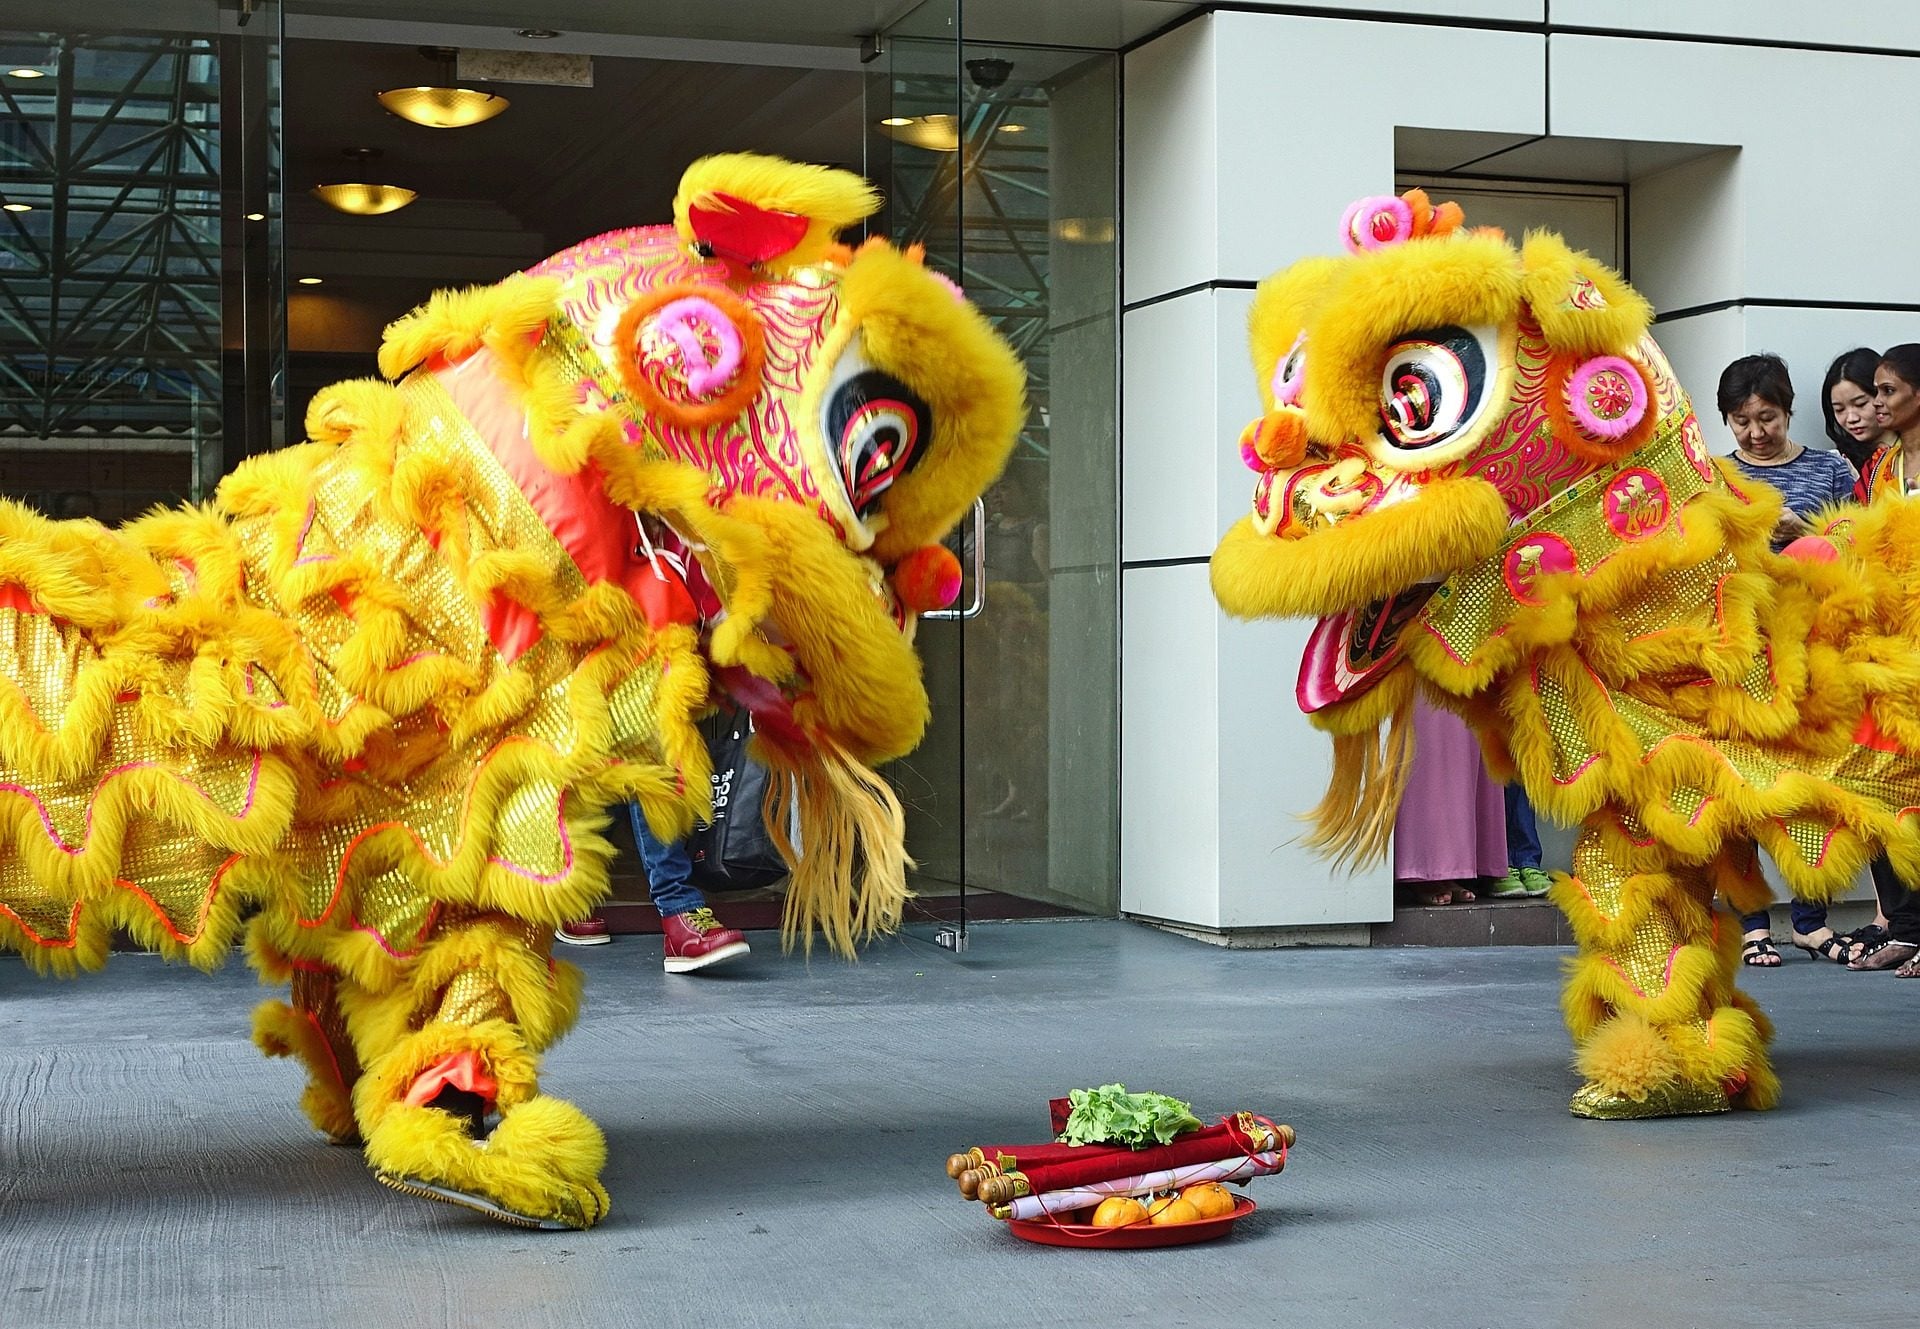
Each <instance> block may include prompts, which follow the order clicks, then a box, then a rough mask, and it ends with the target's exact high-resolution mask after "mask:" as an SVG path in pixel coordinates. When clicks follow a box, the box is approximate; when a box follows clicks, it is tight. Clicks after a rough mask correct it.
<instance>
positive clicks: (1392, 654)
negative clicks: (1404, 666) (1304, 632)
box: [1294, 581, 1440, 715]
mask: <svg viewBox="0 0 1920 1329" xmlns="http://www.w3.org/2000/svg"><path fill="white" fill-rule="evenodd" d="M1439 586H1440V583H1439V582H1437V581H1436V582H1427V583H1425V584H1423V585H1420V586H1413V587H1409V588H1408V589H1406V590H1404V591H1396V592H1394V593H1393V594H1392V595H1389V596H1387V597H1385V598H1384V599H1380V600H1375V601H1373V602H1372V603H1371V604H1368V605H1365V606H1363V607H1362V608H1359V609H1343V610H1341V611H1340V612H1339V613H1337V614H1329V615H1327V616H1326V617H1325V618H1323V619H1321V620H1320V621H1319V622H1318V623H1316V624H1314V628H1313V635H1312V636H1311V637H1309V638H1308V639H1307V649H1306V652H1305V653H1304V654H1303V655H1302V656H1301V657H1300V680H1299V682H1298V683H1296V684H1295V685H1294V695H1295V697H1296V698H1297V699H1298V700H1299V703H1300V709H1301V710H1302V711H1304V712H1305V713H1306V714H1308V715H1312V714H1313V713H1314V712H1315V711H1318V710H1323V709H1325V708H1326V707H1328V706H1331V705H1333V704H1334V703H1335V702H1341V701H1346V700H1347V699H1348V698H1350V697H1357V696H1359V695H1360V694H1361V693H1362V692H1365V691H1366V690H1367V689H1368V688H1370V687H1372V686H1373V685H1374V684H1375V683H1377V682H1379V681H1380V680H1381V679H1382V678H1384V677H1385V676H1386V674H1387V672H1388V671H1389V670H1391V669H1392V668H1393V666H1394V664H1395V662H1396V661H1397V659H1398V657H1399V654H1400V633H1401V631H1402V629H1404V628H1405V627H1406V626H1407V624H1409V623H1411V622H1412V621H1413V620H1414V617H1415V616H1416V615H1417V614H1419V612H1420V610H1421V609H1422V608H1423V607H1424V606H1425V605H1426V603H1427V600H1428V599H1429V598H1430V597H1431V596H1432V595H1433V593H1434V591H1436V590H1437V589H1439Z"/></svg>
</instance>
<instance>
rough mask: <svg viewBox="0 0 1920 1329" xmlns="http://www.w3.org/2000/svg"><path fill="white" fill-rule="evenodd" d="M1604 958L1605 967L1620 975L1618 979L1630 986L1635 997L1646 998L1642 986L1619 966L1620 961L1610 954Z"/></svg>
mask: <svg viewBox="0 0 1920 1329" xmlns="http://www.w3.org/2000/svg"><path fill="white" fill-rule="evenodd" d="M1605 959H1606V965H1607V968H1609V969H1611V970H1613V972H1614V973H1616V974H1618V975H1620V981H1621V982H1622V983H1625V984H1626V985H1627V986H1628V987H1630V988H1632V989H1633V994H1634V995H1635V996H1636V997H1640V998H1641V999H1643V1000H1644V999H1646V996H1647V993H1646V989H1644V988H1642V987H1641V986H1640V985H1639V984H1638V983H1636V982H1634V981H1633V980H1632V979H1631V978H1628V977H1627V971H1626V970H1624V969H1622V968H1621V967H1620V962H1619V961H1618V960H1616V959H1614V958H1613V957H1612V956H1611V955H1609V956H1606V957H1605Z"/></svg>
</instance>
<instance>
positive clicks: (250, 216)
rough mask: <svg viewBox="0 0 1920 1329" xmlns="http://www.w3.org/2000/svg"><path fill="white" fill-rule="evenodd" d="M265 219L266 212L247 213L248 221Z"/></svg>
mask: <svg viewBox="0 0 1920 1329" xmlns="http://www.w3.org/2000/svg"><path fill="white" fill-rule="evenodd" d="M266 219H267V214H266V213H264V212H249V213H248V214H247V220H248V221H265V220H266Z"/></svg>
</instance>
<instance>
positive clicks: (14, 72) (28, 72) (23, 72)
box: [7, 68, 47, 78]
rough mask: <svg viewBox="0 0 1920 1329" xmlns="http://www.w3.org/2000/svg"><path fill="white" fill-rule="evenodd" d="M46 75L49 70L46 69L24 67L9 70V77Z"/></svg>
mask: <svg viewBox="0 0 1920 1329" xmlns="http://www.w3.org/2000/svg"><path fill="white" fill-rule="evenodd" d="M46 76H47V71H46V70H44V69H24V68H23V69H9V70H8V71H7V77H8V78H45V77H46Z"/></svg>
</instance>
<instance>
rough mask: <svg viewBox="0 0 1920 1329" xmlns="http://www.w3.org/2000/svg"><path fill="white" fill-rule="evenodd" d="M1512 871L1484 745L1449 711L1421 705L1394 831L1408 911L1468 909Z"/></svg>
mask: <svg viewBox="0 0 1920 1329" xmlns="http://www.w3.org/2000/svg"><path fill="white" fill-rule="evenodd" d="M1506 871H1507V811H1506V802H1505V798H1504V796H1503V795H1502V793H1501V790H1500V786H1499V785H1497V784H1495V783H1494V782H1493V781H1492V779H1490V778H1489V777H1488V775H1487V768H1486V766H1485V764H1484V763H1482V762H1481V760H1480V744H1479V742H1478V740H1476V739H1475V738H1474V736H1473V735H1472V734H1471V733H1470V732H1468V730H1467V726H1466V724H1465V723H1464V722H1463V721H1462V720H1461V719H1460V717H1459V716H1457V715H1455V714H1454V713H1453V712H1451V711H1443V710H1441V709H1439V708H1438V707H1436V706H1432V705H1429V704H1428V702H1427V699H1426V698H1425V697H1420V698H1419V699H1417V701H1416V702H1415V705H1414V713H1413V769H1412V770H1411V771H1409V772H1408V774H1407V791H1406V793H1405V795H1404V796H1403V797H1402V798H1401V800H1400V815H1399V816H1398V817H1397V818H1395V820H1394V824H1393V879H1394V884H1395V887H1396V891H1397V893H1399V894H1401V895H1402V896H1403V898H1404V899H1405V900H1406V901H1407V902H1408V903H1417V904H1463V903H1465V902H1467V901H1469V900H1472V899H1473V898H1474V896H1475V889H1476V886H1477V884H1478V882H1479V880H1480V879H1481V878H1498V877H1502V876H1504V875H1505V874H1506Z"/></svg>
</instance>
